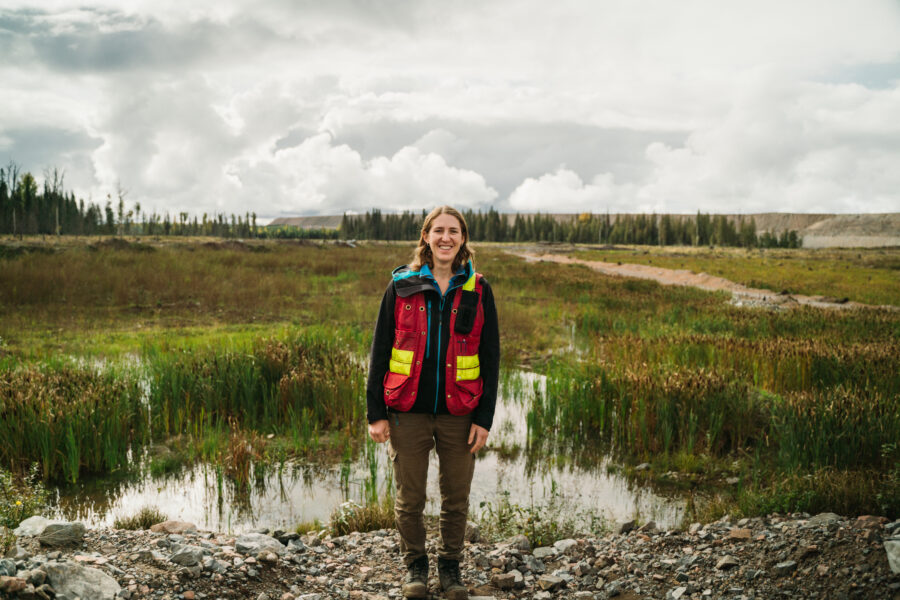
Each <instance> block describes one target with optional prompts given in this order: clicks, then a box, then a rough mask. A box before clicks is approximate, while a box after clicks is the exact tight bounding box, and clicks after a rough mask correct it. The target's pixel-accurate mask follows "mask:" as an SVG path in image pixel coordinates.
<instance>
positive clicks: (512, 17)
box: [0, 0, 900, 215]
mask: <svg viewBox="0 0 900 600" xmlns="http://www.w3.org/2000/svg"><path fill="white" fill-rule="evenodd" d="M247 6H248V5H246V3H243V2H239V1H237V0H221V1H219V2H215V3H213V2H200V3H192V4H191V8H190V9H185V7H184V3H183V2H176V1H175V0H152V1H151V0H126V1H125V2H120V1H115V2H114V1H113V0H88V1H87V2H84V1H78V2H75V1H72V0H50V2H48V3H42V4H41V8H40V9H34V8H33V3H26V2H24V1H21V2H19V1H12V0H0V19H4V21H3V27H0V54H3V55H4V56H8V57H10V60H9V61H6V62H5V63H4V64H3V65H0V79H2V80H3V81H4V93H3V94H2V95H0V140H3V142H2V144H0V150H2V151H3V152H4V154H5V156H0V162H3V160H4V159H7V158H11V159H13V160H16V159H17V157H19V156H23V155H24V156H26V157H28V158H29V160H32V158H31V157H33V156H36V153H37V145H36V144H37V142H35V143H32V144H31V145H30V146H29V145H27V144H26V143H25V142H24V141H23V140H27V139H28V138H29V133H28V132H29V131H31V132H34V133H33V134H32V137H33V138H34V139H35V140H44V139H47V140H66V141H65V143H66V144H68V145H67V146H66V148H65V149H61V146H60V148H47V149H46V150H45V151H44V152H45V156H46V158H45V159H44V162H40V161H36V162H35V164H27V165H23V166H24V167H25V168H26V169H31V170H33V171H35V172H40V171H41V170H42V169H43V168H44V167H46V166H58V167H60V168H62V169H66V170H67V171H68V177H67V182H70V183H73V184H77V185H78V186H79V187H78V188H77V189H76V190H75V191H76V192H77V193H78V194H80V195H84V196H88V195H91V196H92V197H94V198H98V197H100V198H102V197H105V194H106V193H107V192H109V191H111V190H113V189H114V187H115V184H116V182H117V181H120V182H121V183H122V185H123V186H124V187H126V188H127V189H129V190H130V194H129V199H134V200H138V199H140V201H141V202H142V204H144V205H145V206H147V207H151V206H156V207H158V208H159V209H160V210H172V211H180V210H185V209H187V210H191V211H213V210H227V211H234V212H245V210H247V208H248V207H251V208H250V209H251V210H255V211H256V212H257V213H259V214H260V215H262V214H271V215H275V214H280V213H291V214H303V213H321V212H341V211H343V210H366V209H368V208H371V207H373V206H381V207H383V208H386V209H387V208H413V209H416V210H418V209H420V208H421V207H422V205H423V204H424V205H427V204H429V203H437V202H448V201H450V202H458V203H460V204H461V205H471V206H473V207H477V208H486V207H487V206H488V205H490V204H495V205H497V206H498V207H499V208H501V209H502V208H508V207H511V208H519V209H520V210H543V211H550V210H553V211H568V210H587V209H590V207H592V206H594V205H597V206H600V207H601V209H605V208H606V207H607V205H609V207H610V210H655V211H657V212H663V211H687V212H693V211H695V210H697V209H700V210H704V211H721V212H734V211H737V210H744V211H751V210H798V211H799V210H808V211H817V212H828V211H836V210H847V211H851V210H853V211H869V210H887V211H893V210H900V207H898V200H897V198H898V192H897V191H896V190H898V189H900V181H898V177H900V175H897V171H898V170H897V169H896V168H893V166H894V165H896V164H898V163H897V160H898V158H900V156H898V154H900V36H897V35H896V32H897V31H898V29H900V5H898V4H897V3H896V2H895V1H894V0H862V1H860V2H853V3H847V2H841V1H837V0H826V1H822V0H815V1H814V0H798V1H796V2H790V3H784V2H776V1H775V0H761V1H760V2H755V3H752V4H747V3H744V4H738V3H733V2H726V3H723V2H720V1H718V0H686V1H684V2H678V3H672V2H668V1H665V0H604V1H603V2H587V1H585V0H560V1H559V2H554V3H548V2H546V1H545V0H515V1H513V0H501V1H498V2H489V3H483V2H476V1H463V2H457V3H453V4H447V3H445V2H440V1H438V0H423V1H422V2H416V3H412V4H409V3H399V2H398V3H391V2H385V3H376V4H366V3H359V2H355V1H353V0H335V1H333V2H327V3H321V2H314V1H312V0H309V1H305V2H288V1H282V0H261V1H260V2H258V3H256V4H254V6H253V8H252V9H248V8H247ZM42 11H44V12H42ZM501 22H502V23H503V28H502V30H503V31H504V32H505V33H503V34H498V33H497V32H498V25H497V24H498V23H501ZM872 65H878V68H877V69H873V68H869V67H871V66H872ZM885 65H887V66H885ZM891 65H894V66H895V67H897V68H894V69H893V71H892V69H891ZM867 73H868V74H867ZM873 74H874V75H873ZM855 78H856V79H855ZM870 80H871V81H872V82H873V83H872V85H871V86H870V87H867V85H864V84H863V83H864V81H865V82H869V81H870ZM48 128H49V129H52V130H54V131H58V132H66V133H65V135H62V134H60V135H49V134H48V135H44V134H41V133H40V132H41V131H43V130H46V129H48ZM317 132H318V133H324V132H327V133H328V134H329V135H327V136H324V137H322V136H318V135H315V134H316V133H317ZM42 135H43V137H42ZM73 140H74V141H73ZM336 140H337V141H336ZM346 140H349V141H346ZM54 143H56V144H60V145H61V144H62V142H54ZM56 161H66V162H65V163H64V164H59V163H58V162H56ZM84 165H91V168H89V169H86V171H87V172H86V173H79V174H75V173H73V172H72V170H73V169H82V168H83V166H84ZM558 165H566V166H565V167H560V168H557V167H558ZM92 180H93V181H92ZM495 190H498V191H495ZM455 198H457V199H455ZM466 203H473V204H466Z"/></svg>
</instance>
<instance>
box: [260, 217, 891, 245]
mask: <svg viewBox="0 0 900 600" xmlns="http://www.w3.org/2000/svg"><path fill="white" fill-rule="evenodd" d="M543 214H544V216H552V217H554V218H556V219H558V220H559V221H569V220H572V219H574V218H577V217H578V215H577V214H573V213H554V214H548V213H543ZM503 216H504V217H505V218H506V219H507V222H509V223H512V222H513V221H514V220H515V218H516V215H515V214H505V215H503ZM619 216H620V215H619V214H610V215H609V217H610V220H611V221H612V222H615V221H616V219H617V218H618V217H619ZM659 216H660V217H661V216H662V215H659ZM725 216H726V217H728V218H730V219H735V220H740V219H751V218H752V219H753V220H754V221H755V222H756V230H757V233H764V232H766V231H768V232H771V233H774V234H776V235H778V234H780V233H781V232H782V231H791V230H795V231H797V233H798V234H799V235H800V237H802V238H803V247H804V248H830V247H836V246H844V247H880V246H900V213H880V214H852V215H837V214H801V213H758V214H748V215H739V214H732V215H725ZM671 217H672V218H675V219H694V218H695V217H696V214H686V215H671ZM340 224H341V215H331V216H317V217H282V218H278V219H275V220H273V221H272V222H271V223H269V225H268V227H279V226H289V227H300V228H304V229H337V228H338V227H340Z"/></svg>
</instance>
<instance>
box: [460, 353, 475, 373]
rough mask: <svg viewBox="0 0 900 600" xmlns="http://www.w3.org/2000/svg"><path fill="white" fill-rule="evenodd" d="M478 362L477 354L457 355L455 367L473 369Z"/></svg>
mask: <svg viewBox="0 0 900 600" xmlns="http://www.w3.org/2000/svg"><path fill="white" fill-rule="evenodd" d="M479 364H480V363H479V362H478V355H477V354H473V355H471V356H462V355H460V356H457V357H456V369H457V370H460V369H474V368H475V367H477V366H478V365H479Z"/></svg>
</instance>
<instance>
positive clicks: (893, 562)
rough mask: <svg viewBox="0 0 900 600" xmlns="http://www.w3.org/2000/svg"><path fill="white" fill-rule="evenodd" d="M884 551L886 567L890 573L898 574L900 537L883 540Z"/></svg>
mask: <svg viewBox="0 0 900 600" xmlns="http://www.w3.org/2000/svg"><path fill="white" fill-rule="evenodd" d="M884 549H885V551H887V558H888V565H889V566H890V567H891V573H900V537H893V538H888V539H886V540H884Z"/></svg>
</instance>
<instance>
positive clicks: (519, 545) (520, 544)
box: [508, 534, 531, 552]
mask: <svg viewBox="0 0 900 600" xmlns="http://www.w3.org/2000/svg"><path fill="white" fill-rule="evenodd" d="M508 544H509V546H510V548H515V549H516V550H518V551H519V552H531V542H530V541H529V540H528V538H527V537H525V536H524V535H521V534H519V535H517V536H515V537H513V538H511V539H510V540H509V541H508Z"/></svg>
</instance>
